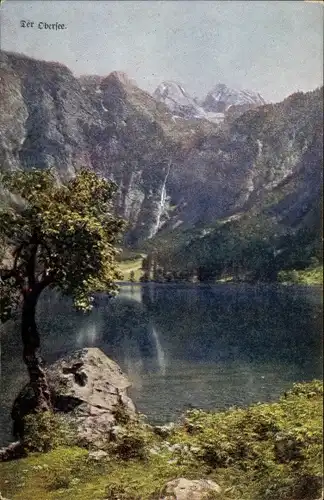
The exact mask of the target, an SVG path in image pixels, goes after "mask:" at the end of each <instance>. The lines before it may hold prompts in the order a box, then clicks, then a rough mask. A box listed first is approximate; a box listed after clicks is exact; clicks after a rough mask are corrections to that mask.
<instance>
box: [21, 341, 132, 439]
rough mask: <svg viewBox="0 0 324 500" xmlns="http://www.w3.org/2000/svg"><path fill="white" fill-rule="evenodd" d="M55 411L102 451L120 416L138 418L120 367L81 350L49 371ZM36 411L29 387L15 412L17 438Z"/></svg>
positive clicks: (101, 355) (97, 353) (91, 351)
mask: <svg viewBox="0 0 324 500" xmlns="http://www.w3.org/2000/svg"><path fill="white" fill-rule="evenodd" d="M46 373H47V379H48V383H49V386H50V390H51V396H52V401H53V408H54V411H57V412H61V413H64V414H65V415H66V416H67V418H68V420H69V421H71V422H73V424H74V426H75V427H76V432H77V436H78V439H79V440H80V442H82V443H84V444H86V445H89V446H94V447H98V448H100V446H102V444H103V442H105V441H107V440H108V438H109V434H110V432H111V431H112V429H113V427H114V426H115V425H118V424H119V420H120V418H121V416H122V417H123V419H124V420H125V418H127V419H130V420H131V419H134V418H135V417H136V409H135V406H134V404H133V402H132V400H131V399H130V398H129V397H128V396H127V388H128V387H130V382H129V381H128V379H127V377H126V376H125V375H124V374H123V373H122V371H121V369H120V367H119V366H118V365H117V364H116V363H115V362H114V361H112V360H111V359H110V358H108V357H107V356H106V355H105V354H104V353H103V352H102V351H100V349H98V348H87V349H81V350H79V351H76V352H74V353H73V354H71V355H69V356H66V357H63V358H61V359H59V360H58V361H57V362H55V363H54V364H53V365H51V366H49V367H48V368H47V369H46ZM34 407H35V400H34V395H33V392H32V389H31V387H30V386H29V385H26V386H25V388H24V389H23V390H22V391H21V393H20V394H19V395H18V397H17V399H16V400H15V403H14V405H13V410H12V419H13V421H14V434H15V435H16V436H18V437H22V435H23V417H24V416H25V415H26V414H28V413H30V412H31V411H32V410H33V408H34Z"/></svg>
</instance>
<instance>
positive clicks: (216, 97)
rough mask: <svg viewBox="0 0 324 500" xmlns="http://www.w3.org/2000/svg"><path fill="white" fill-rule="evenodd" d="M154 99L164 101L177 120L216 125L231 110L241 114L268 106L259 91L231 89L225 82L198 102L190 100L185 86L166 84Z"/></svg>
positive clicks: (159, 88) (156, 93)
mask: <svg viewBox="0 0 324 500" xmlns="http://www.w3.org/2000/svg"><path fill="white" fill-rule="evenodd" d="M153 97H154V98H155V99H156V100H157V101H159V102H163V103H164V104H165V105H166V106H167V107H168V108H169V109H170V111H172V113H173V115H174V117H176V118H178V117H182V118H185V119H188V120H190V119H192V118H198V119H199V118H200V119H205V120H209V121H211V122H213V123H222V122H223V121H224V120H225V117H226V116H227V114H228V111H229V110H230V109H231V111H232V110H233V108H234V109H235V110H236V114H237V115H239V114H242V113H243V112H245V111H248V110H249V109H253V108H256V107H258V106H263V105H265V104H266V101H265V100H264V99H263V97H262V96H261V95H260V94H259V93H258V92H254V91H251V90H237V89H231V88H229V87H227V86H226V85H225V84H222V83H220V84H217V85H216V86H215V87H214V88H213V89H212V90H211V91H210V92H208V94H207V95H206V97H205V98H204V99H202V100H198V99H196V98H194V97H191V96H190V95H189V94H188V92H186V90H185V89H184V88H183V87H182V85H180V84H178V83H176V82H172V81H165V82H163V83H161V84H160V85H159V86H158V87H157V89H156V90H155V91H154V93H153Z"/></svg>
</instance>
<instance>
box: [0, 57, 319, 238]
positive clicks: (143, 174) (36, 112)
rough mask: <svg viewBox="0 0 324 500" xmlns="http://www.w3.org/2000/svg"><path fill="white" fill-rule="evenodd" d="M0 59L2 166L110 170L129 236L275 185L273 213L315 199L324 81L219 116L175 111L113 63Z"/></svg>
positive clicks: (205, 217) (182, 223)
mask: <svg viewBox="0 0 324 500" xmlns="http://www.w3.org/2000/svg"><path fill="white" fill-rule="evenodd" d="M0 64H1V66H0V70H1V74H0V99H1V104H2V110H3V111H2V114H1V116H0V133H1V136H0V160H1V166H0V168H4V169H15V168H30V167H32V166H36V167H41V168H45V167H49V166H54V167H55V168H56V170H57V173H58V176H59V177H60V178H61V179H62V180H64V178H67V177H69V176H72V175H73V174H74V172H75V169H77V168H78V167H80V166H87V167H89V168H92V169H94V170H95V171H96V172H98V173H100V174H102V175H104V176H106V177H109V178H112V179H113V180H114V181H115V182H116V183H117V184H118V186H119V192H118V197H117V199H116V208H117V210H118V212H119V214H120V215H122V216H123V217H125V218H126V219H127V221H128V232H127V243H129V244H135V243H138V242H139V241H143V240H145V239H148V238H153V237H154V236H155V235H156V233H157V232H158V231H159V230H160V231H161V228H162V230H170V229H172V228H175V227H176V228H178V229H177V230H180V229H182V228H186V227H192V226H193V225H195V224H197V223H200V224H208V223H209V222H210V221H213V220H214V219H215V218H221V217H228V216H231V215H233V214H236V213H238V212H240V211H242V210H243V211H244V210H247V209H248V208H249V207H251V206H254V205H256V204H258V203H262V200H268V198H269V196H270V194H271V196H272V193H274V194H273V196H274V197H276V196H277V198H278V197H281V198H280V203H279V202H278V204H277V205H278V208H277V217H278V218H280V217H283V216H284V214H290V215H289V217H290V219H291V220H292V219H294V217H295V218H296V217H297V218H298V217H299V215H298V214H301V213H302V212H303V211H305V210H306V211H307V206H309V204H314V203H316V202H317V201H316V200H318V192H319V188H318V186H319V183H320V178H321V161H322V159H321V152H320V151H321V140H322V139H321V130H322V129H321V127H322V125H321V120H322V116H321V106H322V101H323V96H322V91H319V90H318V91H315V92H312V93H308V94H295V95H293V96H291V97H290V98H288V99H286V100H285V101H284V102H283V103H279V104H277V105H266V106H261V107H257V108H255V109H252V110H249V111H247V112H245V113H243V114H242V115H241V116H238V115H239V114H240V112H239V113H238V114H237V115H235V116H234V115H233V116H232V118H231V119H229V120H227V121H225V122H224V123H223V124H222V125H219V124H215V123H212V122H211V121H209V120H206V119H204V118H201V117H200V118H198V117H192V118H189V119H188V118H184V117H180V116H178V117H177V118H175V116H174V114H173V112H172V111H171V110H170V109H168V107H167V106H166V105H165V104H164V103H163V102H158V100H156V99H155V98H154V97H152V96H151V95H150V94H148V93H147V92H144V91H143V90H141V89H139V88H138V87H137V85H136V83H135V82H133V81H132V80H130V79H129V78H128V77H127V75H125V74H124V73H121V72H113V73H110V74H109V75H108V76H106V77H103V76H95V75H94V76H83V77H80V78H76V77H74V75H73V74H72V73H71V72H70V71H69V69H67V68H66V67H65V66H63V65H61V64H58V63H50V62H44V61H36V60H32V59H30V58H27V57H25V56H21V55H17V54H9V53H2V54H1V58H0ZM260 102H261V101H260ZM236 104H237V105H238V106H244V105H247V106H248V107H249V106H250V105H251V103H245V104H244V103H243V104H242V103H241V104H239V103H238V102H236ZM254 104H255V103H254ZM241 111H242V110H241ZM244 111H245V109H244ZM285 183H286V185H287V186H289V188H288V187H286V188H285V189H283V188H281V186H284V185H285ZM276 190H277V191H278V190H279V191H280V196H279V194H278V195H277V194H276ZM277 198H276V199H277ZM303 207H304V208H303ZM305 207H306V208H305ZM273 209H274V207H273Z"/></svg>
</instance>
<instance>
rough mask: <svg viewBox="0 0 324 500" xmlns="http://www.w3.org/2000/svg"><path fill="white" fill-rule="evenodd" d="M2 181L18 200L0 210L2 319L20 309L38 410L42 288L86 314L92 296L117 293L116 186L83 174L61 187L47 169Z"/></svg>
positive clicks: (46, 402) (42, 383)
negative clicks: (67, 298)
mask: <svg viewBox="0 0 324 500" xmlns="http://www.w3.org/2000/svg"><path fill="white" fill-rule="evenodd" d="M1 184H2V186H4V187H5V188H6V189H7V190H8V191H9V192H11V193H13V194H15V195H16V196H18V198H19V200H20V201H19V202H18V205H17V206H16V207H11V206H5V207H4V208H2V209H1V211H0V239H1V241H3V242H4V245H5V247H6V249H7V254H5V255H4V258H3V261H2V262H1V265H2V268H1V274H0V277H1V280H0V319H1V321H7V320H8V319H10V318H11V317H12V315H13V313H14V312H15V309H16V308H17V307H18V306H20V305H21V307H22V317H21V337H22V343H23V358H24V362H25V363H26V366H27V369H28V373H29V377H30V381H31V384H32V387H33V389H34V393H35V398H36V402H37V403H36V404H37V406H38V407H39V408H42V407H44V408H48V407H50V406H51V403H50V395H49V391H48V387H47V383H46V377H45V374H44V371H43V369H42V367H41V363H40V360H39V357H38V349H39V347H40V338H39V333H38V330H37V325H36V319H35V315H36V306H37V303H38V300H39V297H40V295H41V293H42V292H43V290H44V289H45V288H47V287H50V288H52V289H57V290H58V291H60V292H61V293H62V294H63V295H65V296H71V297H72V298H73V300H74V305H75V306H76V307H77V308H78V309H81V310H84V311H87V310H90V309H91V307H92V300H93V297H92V294H93V293H95V292H105V293H108V294H109V293H114V292H115V291H116V289H117V287H116V284H115V280H116V279H118V278H119V273H118V271H117V267H116V264H115V256H116V254H117V253H118V251H117V249H116V244H117V242H118V238H119V236H120V232H121V229H122V227H123V221H122V220H121V219H119V218H117V217H116V216H115V215H114V214H113V212H112V197H113V194H114V193H115V191H116V186H115V185H114V184H113V183H112V182H110V181H107V180H106V179H103V178H100V177H98V176H97V175H96V174H95V173H94V172H90V171H88V170H86V169H82V170H80V171H79V172H78V173H77V175H76V176H75V177H74V178H73V179H72V180H70V181H69V182H67V183H66V184H60V183H58V182H57V179H56V177H55V173H54V171H53V170H35V169H32V170H29V171H16V172H12V173H6V174H3V175H2V176H1Z"/></svg>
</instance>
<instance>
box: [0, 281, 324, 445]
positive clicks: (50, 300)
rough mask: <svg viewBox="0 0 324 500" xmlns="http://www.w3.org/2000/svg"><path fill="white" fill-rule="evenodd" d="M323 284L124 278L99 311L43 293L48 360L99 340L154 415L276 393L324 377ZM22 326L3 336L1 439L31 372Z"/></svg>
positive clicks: (167, 416)
mask: <svg viewBox="0 0 324 500" xmlns="http://www.w3.org/2000/svg"><path fill="white" fill-rule="evenodd" d="M320 313H321V292H320V290H318V289H313V288H308V289H306V288H300V287H297V288H287V287H276V286H255V287H252V286H247V285H237V286H233V285H221V286H199V285H153V284H146V285H124V286H122V289H121V293H120V295H119V296H118V297H117V298H115V299H112V300H108V298H107V297H105V296H99V297H97V298H96V307H95V309H94V311H93V312H92V313H91V314H87V315H84V314H82V313H77V312H75V311H73V309H72V307H71V304H70V302H69V301H67V300H66V299H64V300H62V299H60V298H58V297H55V296H53V295H49V294H44V297H43V298H42V301H41V303H40V305H39V309H38V324H39V328H40V331H41V334H42V346H43V351H42V353H43V356H44V357H45V359H46V360H47V361H48V362H51V361H54V360H55V359H57V358H58V357H59V356H60V355H62V354H64V353H66V352H69V351H72V350H74V349H76V348H80V347H84V346H97V347H100V348H101V349H102V350H103V351H104V352H105V353H106V354H107V355H108V356H111V357H112V358H113V359H114V360H116V361H117V362H118V363H119V364H120V365H121V367H122V368H123V369H124V370H125V371H126V372H127V373H128V375H129V377H130V379H131V381H132V384H133V388H132V390H131V396H132V397H133V399H134V401H135V402H136V404H137V406H138V409H139V410H140V411H141V412H143V413H145V414H147V415H148V417H149V419H150V420H151V421H153V422H159V423H161V422H165V421H168V420H172V419H174V418H176V417H177V416H178V415H180V414H181V413H182V412H183V411H184V410H185V409H186V408H190V407H202V408H226V407H229V406H233V405H245V404H249V403H251V402H256V401H266V400H271V399H273V398H276V397H277V396H278V395H279V394H280V393H281V392H282V391H283V390H285V389H286V388H288V387H289V386H290V385H291V384H292V383H293V382H295V381H302V380H311V379H313V378H315V377H317V378H318V377H321V376H322V368H321V366H322V365H321V359H320V355H321V322H320V318H321V314H320ZM17 345H18V346H20V339H19V330H18V328H17V325H10V326H7V327H6V329H5V333H4V335H3V339H2V375H1V408H0V425H1V424H2V428H1V427H0V441H4V440H5V439H6V437H7V438H9V429H10V425H9V424H10V419H9V413H10V408H11V405H12V401H13V398H14V397H15V395H16V394H17V392H18V391H19V389H20V388H21V386H22V384H23V382H24V381H25V380H26V374H25V369H24V366H23V364H22V362H21V350H20V349H18V350H17Z"/></svg>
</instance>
